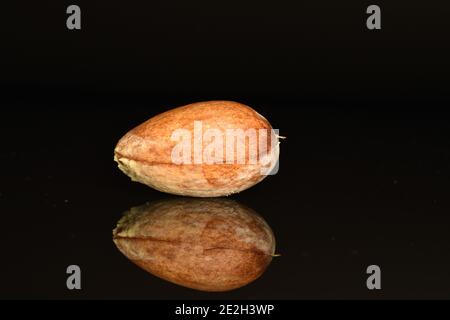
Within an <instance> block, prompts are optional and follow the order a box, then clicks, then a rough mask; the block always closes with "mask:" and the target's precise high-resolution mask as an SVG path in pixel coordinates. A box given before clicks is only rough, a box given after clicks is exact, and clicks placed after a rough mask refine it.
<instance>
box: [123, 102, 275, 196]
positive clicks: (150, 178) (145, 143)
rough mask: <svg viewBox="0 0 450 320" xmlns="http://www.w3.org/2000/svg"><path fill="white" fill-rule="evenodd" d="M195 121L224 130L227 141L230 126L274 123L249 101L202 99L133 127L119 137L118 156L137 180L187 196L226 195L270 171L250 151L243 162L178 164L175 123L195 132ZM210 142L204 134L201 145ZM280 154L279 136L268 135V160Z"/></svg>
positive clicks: (178, 126) (273, 159)
mask: <svg viewBox="0 0 450 320" xmlns="http://www.w3.org/2000/svg"><path fill="white" fill-rule="evenodd" d="M194 121H201V122H202V127H203V130H206V129H208V128H214V129H218V130H220V131H221V132H223V133H224V141H225V131H226V130H227V129H242V130H244V131H246V130H247V129H250V128H252V129H255V130H256V131H258V130H259V129H267V130H271V129H272V127H271V125H270V123H269V122H268V121H267V120H266V119H265V118H264V117H263V116H261V115H260V114H258V113H257V112H256V111H255V110H253V109H252V108H250V107H248V106H246V105H243V104H240V103H237V102H232V101H207V102H198V103H193V104H189V105H186V106H183V107H178V108H175V109H172V110H169V111H167V112H164V113H161V114H159V115H157V116H155V117H153V118H151V119H149V120H147V121H146V122H144V123H142V124H140V125H139V126H137V127H136V128H134V129H132V130H131V131H129V132H128V133H127V134H125V135H124V136H123V137H122V138H121V139H120V141H119V142H118V143H117V146H116V148H115V150H114V160H115V161H116V162H117V163H118V165H119V168H120V170H122V171H123V172H124V173H125V174H126V175H128V176H129V177H130V178H131V179H132V180H133V181H137V182H141V183H143V184H146V185H148V186H150V187H152V188H154V189H157V190H159V191H163V192H167V193H172V194H177V195H184V196H193V197H218V196H227V195H230V194H233V193H237V192H240V191H242V190H245V189H247V188H250V187H251V186H253V185H255V184H257V183H258V182H260V181H261V180H263V179H264V178H265V177H266V176H265V175H262V174H261V169H262V167H263V166H262V164H261V162H259V163H255V164H251V163H249V161H248V157H247V159H246V162H245V163H244V164H238V163H232V164H226V163H220V164H206V163H202V164H196V163H192V164H175V163H174V162H173V161H172V151H173V149H174V147H175V146H176V144H177V143H178V142H177V141H174V140H172V138H171V137H172V133H173V132H174V130H176V129H186V130H189V131H190V132H192V133H193V132H194ZM269 136H270V133H269ZM193 137H194V135H193ZM208 143H210V141H205V140H203V141H202V142H201V145H202V146H203V148H206V147H207V145H208ZM224 143H225V142H224ZM246 148H248V141H246ZM192 149H193V148H192ZM246 150H248V149H246ZM271 151H273V152H271ZM258 152H260V151H258ZM224 154H225V153H224ZM278 154H279V146H278V141H277V142H276V143H274V144H272V143H270V141H269V143H268V152H267V156H268V157H269V158H271V161H269V163H270V164H269V166H270V165H275V163H276V160H277V159H278ZM259 157H262V155H261V154H259Z"/></svg>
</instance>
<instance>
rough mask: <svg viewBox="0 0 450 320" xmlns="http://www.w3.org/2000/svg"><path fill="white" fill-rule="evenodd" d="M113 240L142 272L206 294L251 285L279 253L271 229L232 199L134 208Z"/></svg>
mask: <svg viewBox="0 0 450 320" xmlns="http://www.w3.org/2000/svg"><path fill="white" fill-rule="evenodd" d="M113 240H114V242H115V244H116V245H117V247H118V248H119V250H120V251H121V252H122V253H123V254H124V255H125V256H126V257H128V258H129V259H130V260H131V261H133V262H134V263H135V264H137V265H138V266H140V267H141V268H143V269H144V270H146V271H148V272H150V273H152V274H154V275H156V276H158V277H160V278H163V279H165V280H168V281H170V282H173V283H176V284H179V285H182V286H185V287H189V288H193V289H198V290H204V291H227V290H232V289H236V288H239V287H242V286H244V285H246V284H248V283H250V282H251V281H253V280H255V279H256V278H258V277H259V276H260V275H261V274H262V273H263V272H264V270H265V269H266V267H267V266H268V265H269V263H270V261H271V260H272V256H273V254H274V250H275V238H274V235H273V233H272V230H271V229H270V227H269V226H268V225H267V223H266V222H265V221H264V220H263V219H262V218H261V217H260V216H259V215H258V214H256V213H255V212H254V211H253V210H251V209H249V208H246V207H244V206H242V205H240V204H238V203H237V202H235V201H232V200H228V199H176V200H166V201H158V202H153V203H149V204H146V205H143V206H140V207H135V208H132V209H130V211H129V212H127V213H126V214H125V216H124V217H123V218H122V219H121V220H120V221H119V222H118V224H117V227H116V229H115V230H114V231H113Z"/></svg>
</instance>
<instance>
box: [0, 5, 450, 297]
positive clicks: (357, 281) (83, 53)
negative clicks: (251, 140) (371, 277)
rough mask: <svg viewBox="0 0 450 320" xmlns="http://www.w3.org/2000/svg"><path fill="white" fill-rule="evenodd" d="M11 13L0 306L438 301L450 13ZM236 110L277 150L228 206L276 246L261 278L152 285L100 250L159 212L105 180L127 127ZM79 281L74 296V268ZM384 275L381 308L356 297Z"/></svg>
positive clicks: (39, 9) (5, 61)
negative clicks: (259, 118)
mask: <svg viewBox="0 0 450 320" xmlns="http://www.w3.org/2000/svg"><path fill="white" fill-rule="evenodd" d="M73 3H74V4H78V5H80V7H81V10H82V30H80V31H69V30H67V28H66V25H65V20H66V17H67V15H66V14H65V9H66V7H67V6H68V5H69V4H72V2H65V1H40V2H33V3H26V4H25V3H21V1H17V2H14V5H13V6H14V7H12V6H11V5H9V4H2V10H1V12H2V17H1V21H0V23H1V30H0V35H1V60H0V67H1V76H0V85H1V88H0V90H1V97H0V99H1V100H0V104H1V110H2V116H1V118H0V125H1V128H0V134H1V137H2V142H3V143H2V145H1V148H0V159H1V164H2V165H1V167H0V177H1V179H0V212H1V213H2V218H3V221H2V226H3V228H2V231H3V233H2V234H3V241H2V259H1V264H0V265H1V267H0V271H1V273H0V281H1V284H0V297H2V298H73V299H75V298H127V299H130V298H131V299H133V298H136V299H186V298H189V299H234V298H252V299H299V298H449V295H450V294H449V292H450V291H449V288H450V275H449V272H448V270H450V253H449V252H450V235H449V230H450V228H449V227H450V217H449V214H448V212H449V210H448V209H449V200H448V191H449V187H450V183H449V179H448V178H449V173H450V172H449V171H450V168H449V160H450V148H449V140H448V138H449V137H450V135H449V133H450V130H449V124H448V121H449V119H450V117H449V116H450V113H449V111H448V109H447V108H448V106H449V102H450V90H449V75H450V72H449V71H450V62H449V56H450V54H449V53H450V45H449V41H448V38H449V31H450V26H449V24H450V23H449V22H448V21H449V20H448V16H449V14H450V10H449V9H450V8H449V5H448V3H447V2H445V1H427V2H423V1H420V2H419V1H395V3H391V2H386V3H385V2H382V1H378V2H377V4H379V5H380V6H381V9H382V30H377V31H369V30H367V28H366V27H365V19H366V17H367V15H366V14H365V10H366V8H367V6H368V5H369V4H372V2H367V1H359V2H355V3H353V2H346V3H339V2H336V1H331V0H328V1H306V2H303V1H286V2H270V3H269V2H267V3H262V2H257V1H226V2H225V1H224V2H217V1H216V2H211V1H209V2H208V1H195V2H186V1H151V2H150V1H127V2H120V1H119V2H114V3H110V2H106V1H96V2H93V1H90V2H87V1H77V2H73ZM209 99H228V100H236V101H239V102H242V103H246V104H248V105H250V106H252V107H254V108H255V109H256V110H257V111H258V112H260V113H261V114H263V115H264V116H265V117H266V118H268V119H269V120H270V121H271V123H272V125H273V126H274V127H275V128H279V129H280V134H281V135H284V136H287V139H286V140H285V141H283V143H282V146H281V152H282V153H281V163H280V172H279V173H278V174H277V175H276V176H273V177H268V178H267V179H266V180H265V181H263V182H262V183H260V184H258V185H257V186H255V187H253V188H252V189H250V190H247V191H245V192H242V193H241V194H238V195H235V196H233V197H232V198H234V199H236V200H237V201H240V202H242V203H244V204H246V205H248V206H250V207H251V208H253V209H254V210H256V211H257V212H259V213H260V214H261V215H262V216H264V217H265V219H266V220H267V222H268V223H269V224H270V226H271V227H272V229H273V230H274V233H275V235H276V238H277V252H279V253H280V254H281V255H282V256H281V257H279V258H276V259H274V261H273V262H272V264H271V265H270V267H269V268H268V270H267V272H266V273H265V274H264V275H263V276H262V277H261V278H260V279H258V280H257V281H255V282H254V283H252V284H250V285H248V286H246V287H244V288H241V289H238V290H235V291H232V292H229V293H219V294H212V293H202V292H197V291H193V290H189V289H185V288H182V287H178V286H176V285H173V284H170V283H167V282H165V281H162V280H159V279H157V278H155V277H152V276H150V275H148V274H147V273H146V272H144V271H141V270H140V269H138V268H137V267H135V266H134V265H132V264H131V263H130V262H129V261H127V260H126V259H125V258H124V257H123V256H122V255H121V254H120V253H119V252H118V250H117V249H116V248H115V247H114V244H113V243H112V241H111V231H112V229H113V227H114V226H115V223H116V221H117V220H118V219H119V218H120V216H121V214H122V213H123V212H124V211H126V210H127V209H128V208H130V207H132V206H136V205H140V204H143V203H145V202H146V201H151V200H153V199H160V198H164V197H169V196H167V195H164V194H161V193H159V192H156V191H153V190H151V189H149V188H147V187H145V186H143V185H140V184H136V183H132V182H130V180H129V179H128V178H127V177H126V176H124V175H123V174H122V173H121V172H120V171H119V170H118V169H117V168H116V166H115V164H114V162H113V161H112V156H113V148H114V145H115V143H116V142H117V140H118V139H119V138H120V137H121V136H122V135H123V134H124V133H125V132H127V131H128V130H129V129H130V128H132V127H133V126H135V125H137V124H139V123H140V122H142V121H144V120H146V119H147V118H149V117H151V116H153V115H156V114H158V113H159V112H162V111H164V110H168V109H170V108H172V107H175V106H178V105H182V104H187V103H190V102H195V101H201V100H209ZM70 264H77V265H80V267H81V268H82V286H83V289H82V290H81V291H77V292H74V291H69V290H67V289H66V286H65V284H66V277H67V275H66V273H65V270H66V267H67V266H68V265H70ZM370 264H377V265H380V267H381V270H382V290H381V291H369V290H367V288H366V278H367V275H366V273H365V270H366V267H367V266H368V265H370Z"/></svg>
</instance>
